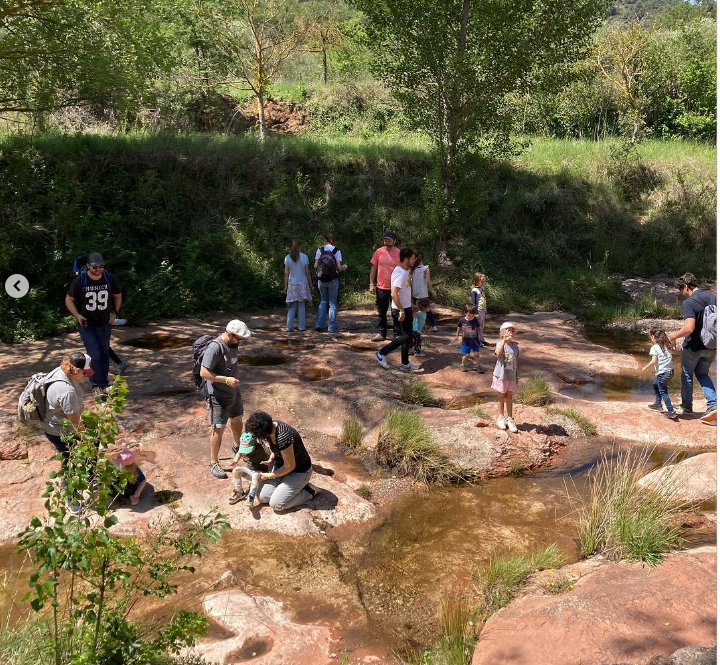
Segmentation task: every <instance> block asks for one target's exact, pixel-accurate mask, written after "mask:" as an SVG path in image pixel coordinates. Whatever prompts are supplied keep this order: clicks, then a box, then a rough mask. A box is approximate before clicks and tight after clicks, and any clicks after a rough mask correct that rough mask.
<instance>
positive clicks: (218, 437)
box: [200, 319, 250, 478]
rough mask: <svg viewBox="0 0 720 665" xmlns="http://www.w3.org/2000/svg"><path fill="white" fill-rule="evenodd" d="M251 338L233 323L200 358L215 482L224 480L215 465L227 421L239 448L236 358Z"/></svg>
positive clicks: (240, 425) (240, 427) (240, 412)
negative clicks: (242, 345) (246, 341)
mask: <svg viewBox="0 0 720 665" xmlns="http://www.w3.org/2000/svg"><path fill="white" fill-rule="evenodd" d="M248 337H250V331H249V330H248V327H247V326H246V325H245V324H244V323H243V322H242V321H238V320H237V319H234V320H233V321H230V323H228V324H227V327H226V328H225V332H224V333H222V335H220V336H219V337H218V338H217V339H215V340H213V341H212V342H210V344H209V345H208V347H207V349H206V350H205V353H204V354H203V359H202V367H201V368H200V376H201V377H202V378H203V379H206V380H207V389H208V393H209V395H210V396H209V397H208V398H207V410H208V416H209V418H210V426H211V427H212V433H211V434H210V472H211V473H212V474H213V476H215V477H216V478H227V473H225V471H224V470H223V469H222V468H221V467H220V464H219V463H218V455H219V454H220V444H221V443H222V439H223V434H224V433H225V427H226V426H227V422H228V420H229V421H230V429H231V430H232V435H233V439H235V447H234V449H235V450H237V447H239V446H240V435H241V434H242V431H243V420H242V415H243V401H242V396H241V395H240V381H239V380H238V365H237V354H238V346H239V345H240V342H242V341H243V340H245V339H247V338H248Z"/></svg>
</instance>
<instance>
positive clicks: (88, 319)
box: [65, 252, 122, 390]
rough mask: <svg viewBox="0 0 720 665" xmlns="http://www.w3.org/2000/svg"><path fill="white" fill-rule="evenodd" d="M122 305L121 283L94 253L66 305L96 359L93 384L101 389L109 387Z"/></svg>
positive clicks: (69, 294) (68, 294) (71, 289)
mask: <svg viewBox="0 0 720 665" xmlns="http://www.w3.org/2000/svg"><path fill="white" fill-rule="evenodd" d="M121 304H122V293H121V292H120V287H119V286H118V283H117V280H116V279H115V278H114V277H113V276H112V275H111V274H110V273H109V272H108V271H107V270H105V259H103V257H102V254H99V253H98V252H92V253H91V254H89V255H88V257H87V265H86V266H85V267H84V268H83V269H82V270H81V271H80V273H79V274H78V276H77V277H75V279H73V281H72V282H70V286H69V288H68V292H67V295H66V296H65V306H66V307H67V308H68V311H69V312H70V313H71V314H72V315H73V316H74V317H75V318H76V319H77V321H78V330H79V332H80V337H81V338H82V341H83V344H84V345H85V349H86V350H87V352H88V355H89V356H90V358H91V359H92V364H91V367H92V369H93V371H94V374H93V375H92V377H91V378H90V383H91V385H92V386H93V387H94V388H99V389H101V390H103V389H105V388H107V387H108V385H109V383H108V368H109V366H110V334H111V332H112V323H113V321H115V318H116V317H117V315H118V312H119V311H120V305H121Z"/></svg>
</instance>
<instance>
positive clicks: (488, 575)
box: [475, 543, 565, 619]
mask: <svg viewBox="0 0 720 665" xmlns="http://www.w3.org/2000/svg"><path fill="white" fill-rule="evenodd" d="M564 563H565V557H564V556H563V554H562V552H561V551H560V548H559V547H558V546H557V545H556V544H554V543H553V544H551V545H548V546H547V547H544V548H543V549H541V550H539V551H538V552H536V553H535V554H533V555H532V556H529V557H528V556H527V555H525V554H498V553H495V554H493V556H492V557H491V559H490V563H489V564H488V566H487V567H486V568H485V569H484V570H482V571H480V572H479V573H478V574H477V575H476V576H475V584H476V588H477V591H478V594H479V595H480V598H481V603H480V614H481V616H482V617H483V618H484V619H487V618H489V617H490V616H491V615H492V614H494V613H495V612H497V611H498V610H499V609H501V608H502V607H505V606H506V605H508V604H509V603H510V601H511V600H512V599H513V598H514V597H515V596H516V595H517V594H518V592H519V591H520V589H522V588H523V587H524V586H525V584H526V583H527V581H528V578H529V577H530V575H531V574H532V573H533V572H535V571H538V570H545V569H549V568H559V567H560V566H562V565H563V564H564Z"/></svg>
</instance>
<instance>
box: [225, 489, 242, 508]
mask: <svg viewBox="0 0 720 665" xmlns="http://www.w3.org/2000/svg"><path fill="white" fill-rule="evenodd" d="M244 496H245V492H243V491H242V490H233V493H232V494H231V495H230V498H229V499H228V503H229V504H230V505H231V506H234V505H235V504H236V503H240V501H242V500H243V497H244Z"/></svg>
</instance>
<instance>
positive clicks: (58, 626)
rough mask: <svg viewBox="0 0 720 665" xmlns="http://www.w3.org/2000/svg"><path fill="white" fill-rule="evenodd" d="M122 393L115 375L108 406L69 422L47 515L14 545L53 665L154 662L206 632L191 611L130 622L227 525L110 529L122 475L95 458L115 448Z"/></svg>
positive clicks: (217, 520) (207, 521)
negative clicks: (125, 532) (27, 571)
mask: <svg viewBox="0 0 720 665" xmlns="http://www.w3.org/2000/svg"><path fill="white" fill-rule="evenodd" d="M127 392H128V391H127V384H126V382H125V380H124V379H123V378H122V377H117V378H116V380H115V383H114V385H113V387H112V388H111V389H110V390H109V391H108V396H107V401H106V402H101V401H99V400H98V402H97V404H96V406H97V410H96V411H85V412H84V413H83V414H82V426H81V427H80V428H79V429H78V430H77V431H75V430H73V429H72V427H71V426H70V423H69V422H68V423H67V429H66V437H67V438H66V440H67V442H68V447H69V449H70V459H69V461H68V464H67V467H66V469H65V471H64V472H59V473H52V474H51V475H50V480H49V481H48V483H47V487H46V490H45V494H44V496H45V498H46V501H45V508H46V514H45V515H44V516H43V517H37V516H34V517H33V518H32V520H31V522H30V524H29V526H28V527H27V528H26V529H25V530H24V531H23V532H22V533H21V534H20V540H19V548H20V550H21V551H23V552H27V553H28V554H29V556H30V559H31V561H32V564H33V572H32V573H31V575H30V577H29V580H28V582H29V585H30V588H31V590H30V592H29V593H28V594H27V596H26V598H29V599H30V601H31V606H32V608H33V609H34V610H35V611H37V612H42V611H43V609H44V608H46V607H48V606H49V609H50V612H51V622H50V624H49V632H50V634H49V638H50V641H51V643H52V645H53V651H54V656H55V664H56V665H115V664H116V663H123V664H124V665H129V664H131V663H136V664H137V665H152V664H153V663H155V662H158V661H159V660H160V658H161V657H162V656H164V655H165V654H166V653H167V652H168V651H169V652H172V653H179V651H180V649H181V648H182V647H185V646H192V645H193V644H194V643H195V640H196V637H197V636H198V635H199V634H203V633H204V632H205V631H206V630H207V626H208V624H207V620H206V619H205V618H204V617H202V616H201V615H199V614H197V613H194V612H186V611H179V612H176V613H174V614H173V616H172V617H171V618H170V620H169V621H168V622H167V623H166V624H165V625H158V624H157V623H154V622H152V621H147V620H143V621H136V620H133V619H132V618H131V612H132V610H133V609H134V608H135V605H136V603H137V602H138V600H139V599H140V598H142V597H144V596H155V597H158V598H164V597H166V596H168V595H171V594H173V593H175V591H176V589H177V587H176V585H175V584H174V583H173V576H175V575H176V574H177V573H179V572H182V571H190V572H192V571H193V570H194V569H193V568H192V566H190V565H189V564H188V563H187V561H188V559H190V558H192V557H197V556H200V555H201V554H202V553H203V552H205V551H206V550H207V543H209V542H214V541H216V540H218V539H219V538H220V536H221V534H222V531H223V530H224V529H225V528H227V526H228V525H227V522H226V521H225V520H224V516H222V515H218V514H216V513H210V514H208V515H201V516H198V517H195V518H192V517H178V518H177V519H176V520H175V521H173V522H171V523H165V524H162V525H159V526H156V527H153V528H152V529H151V530H150V533H149V534H148V536H147V537H146V538H144V539H143V540H142V541H140V540H139V539H137V538H135V537H127V538H125V537H120V536H117V535H114V534H113V533H112V532H111V531H110V529H111V528H112V527H113V526H114V525H115V524H116V523H117V517H115V516H114V515H112V514H111V512H110V504H111V503H112V501H113V499H114V498H115V495H116V493H117V492H120V491H122V489H123V488H124V486H125V483H126V482H127V478H126V477H124V476H123V471H121V470H120V469H118V468H117V467H115V466H114V465H113V464H112V463H111V462H110V461H109V460H108V458H107V457H105V455H104V454H103V452H102V451H103V449H105V448H106V447H107V446H111V445H112V444H113V443H114V440H115V436H116V435H117V433H118V431H119V430H118V424H117V421H116V419H115V414H116V413H120V412H122V409H123V405H124V402H125V396H126V394H127ZM58 481H62V482H58ZM81 500H82V502H83V503H84V504H85V511H84V513H83V514H80V515H76V514H73V513H71V512H70V510H69V506H72V505H73V504H77V503H78V502H79V501H81Z"/></svg>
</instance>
